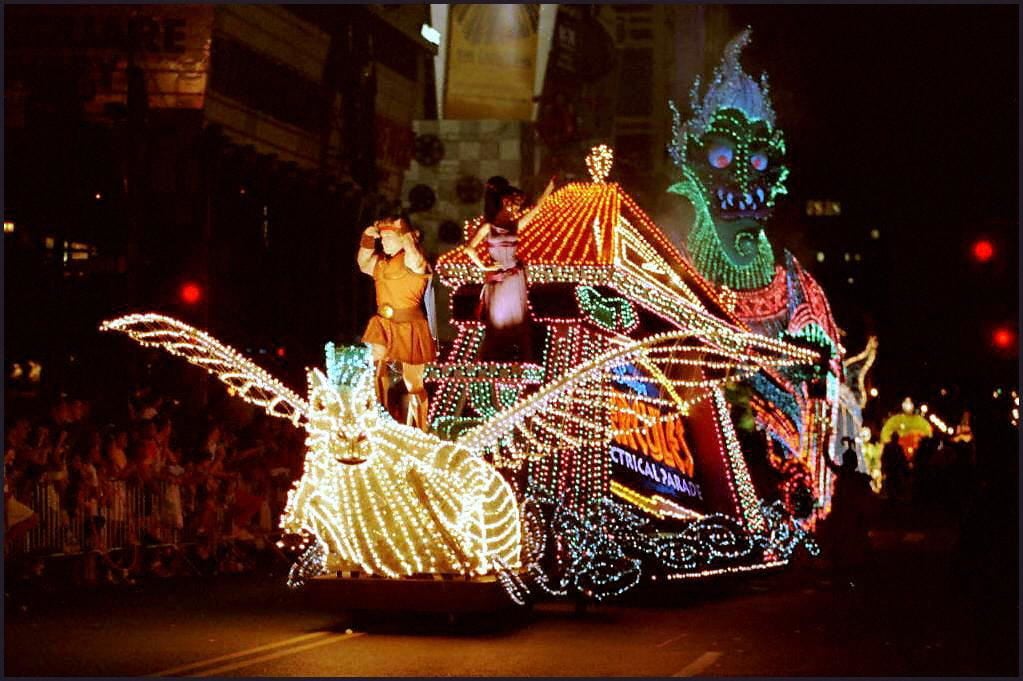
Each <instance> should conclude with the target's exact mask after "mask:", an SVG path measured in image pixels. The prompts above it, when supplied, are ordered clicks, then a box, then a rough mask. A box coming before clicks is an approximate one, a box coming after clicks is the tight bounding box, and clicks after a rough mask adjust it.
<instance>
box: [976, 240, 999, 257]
mask: <svg viewBox="0 0 1023 681" xmlns="http://www.w3.org/2000/svg"><path fill="white" fill-rule="evenodd" d="M993 257H995V246H994V244H992V243H991V242H990V241H988V240H987V239H980V240H979V241H976V242H974V244H973V259H974V260H976V261H977V262H987V261H988V260H990V259H991V258H993Z"/></svg>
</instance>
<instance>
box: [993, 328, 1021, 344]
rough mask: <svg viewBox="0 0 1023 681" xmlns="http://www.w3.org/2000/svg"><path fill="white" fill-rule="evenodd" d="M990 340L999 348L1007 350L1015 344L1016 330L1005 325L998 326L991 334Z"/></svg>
mask: <svg viewBox="0 0 1023 681" xmlns="http://www.w3.org/2000/svg"><path fill="white" fill-rule="evenodd" d="M991 342H992V343H994V345H995V347H996V348H998V349H999V350H1008V349H1010V348H1012V347H1013V346H1014V345H1015V344H1016V332H1015V331H1014V330H1013V329H1011V328H1009V327H1007V326H1000V327H998V328H997V329H995V330H994V333H992V334H991Z"/></svg>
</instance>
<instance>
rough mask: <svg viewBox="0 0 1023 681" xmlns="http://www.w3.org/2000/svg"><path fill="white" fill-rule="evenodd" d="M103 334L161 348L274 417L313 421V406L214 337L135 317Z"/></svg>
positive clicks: (159, 318)
mask: <svg viewBox="0 0 1023 681" xmlns="http://www.w3.org/2000/svg"><path fill="white" fill-rule="evenodd" d="M100 330H101V331H119V332H121V333H123V334H125V335H127V336H128V337H129V338H131V339H132V340H133V341H135V342H136V343H139V344H140V345H144V346H148V347H158V348H162V349H164V350H166V351H167V352H169V353H171V354H172V355H177V356H178V357H182V358H184V359H185V360H187V361H188V362H189V363H190V364H194V365H196V366H199V367H202V368H203V369H205V370H206V371H208V372H209V373H211V374H213V375H214V376H216V377H217V378H218V379H219V380H220V381H221V382H223V383H225V384H227V385H228V386H229V387H230V388H232V389H233V390H234V391H235V394H236V395H237V396H238V397H240V398H242V399H243V400H245V401H246V402H250V403H251V404H254V405H256V406H259V407H262V408H263V409H265V410H266V413H268V414H270V415H271V416H277V417H280V418H285V419H288V420H290V421H291V422H292V423H293V424H294V425H296V426H299V425H302V423H303V422H304V421H305V420H307V419H308V418H309V405H308V404H307V403H306V401H305V400H303V399H302V398H301V397H299V396H298V395H297V394H296V393H295V392H294V391H292V390H291V389H289V388H288V387H287V386H285V385H284V384H283V383H281V382H280V381H278V380H277V379H276V378H274V377H273V376H271V375H270V374H268V373H267V372H266V371H264V370H263V369H261V368H260V367H259V366H257V365H256V364H255V363H253V362H252V361H251V360H249V359H247V358H245V357H244V356H242V355H241V354H239V353H238V352H237V351H235V350H234V349H232V348H230V347H228V346H226V345H224V344H223V343H221V342H220V341H218V340H217V339H216V338H214V337H213V336H210V335H209V334H208V333H206V332H204V331H200V330H199V329H196V328H194V327H192V326H189V325H188V324H185V323H183V322H179V321H178V320H176V319H172V318H171V317H166V316H164V315H160V314H155V313H146V314H131V315H126V316H124V317H118V318H117V319H112V320H109V321H105V322H103V323H102V324H101V325H100Z"/></svg>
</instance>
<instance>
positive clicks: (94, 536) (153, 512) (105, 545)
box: [12, 480, 222, 555]
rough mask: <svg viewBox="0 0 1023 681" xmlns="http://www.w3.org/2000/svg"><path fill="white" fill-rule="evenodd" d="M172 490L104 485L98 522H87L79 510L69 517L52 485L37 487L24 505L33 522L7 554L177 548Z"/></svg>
mask: <svg viewBox="0 0 1023 681" xmlns="http://www.w3.org/2000/svg"><path fill="white" fill-rule="evenodd" d="M175 487H177V485H176V483H171V482H169V481H167V480H157V481H151V482H149V483H143V482H141V481H127V480H117V481H112V482H108V483H107V485H106V489H107V493H106V494H104V495H103V497H102V499H101V500H100V502H99V504H98V508H97V516H98V517H100V518H102V519H103V521H102V523H99V522H96V521H93V522H91V523H90V522H89V521H90V519H89V518H87V509H86V508H85V507H84V506H81V505H79V507H78V508H77V509H76V511H75V512H74V513H69V512H68V510H67V508H66V505H65V504H64V500H63V498H62V492H61V490H60V489H59V488H58V487H57V486H56V485H54V484H53V483H52V482H39V483H37V484H36V485H35V486H34V487H33V488H32V491H31V496H30V499H29V502H28V506H29V507H30V508H31V509H32V510H33V511H35V513H36V515H37V517H38V523H37V524H36V525H35V527H33V528H32V529H31V530H30V531H29V532H28V533H27V534H26V535H25V537H24V538H23V539H22V541H21V542H19V545H18V546H14V547H12V549H13V550H14V551H15V552H18V553H31V554H37V555H65V554H79V553H84V552H86V551H89V550H93V549H97V550H100V551H103V552H107V551H111V550H115V549H123V548H128V547H130V546H133V545H135V544H139V543H149V544H154V543H155V544H178V543H179V542H180V541H181V539H182V534H183V529H184V528H183V526H182V525H183V522H182V521H183V519H184V509H183V508H182V503H181V502H182V501H183V500H182V498H181V490H180V487H178V488H177V490H176V491H175V489H174V488H175ZM174 495H176V496H177V498H176V499H175V498H174ZM221 514H222V511H221V512H220V513H218V515H221ZM218 520H219V518H218ZM90 525H91V527H90Z"/></svg>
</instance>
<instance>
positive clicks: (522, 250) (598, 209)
mask: <svg viewBox="0 0 1023 681" xmlns="http://www.w3.org/2000/svg"><path fill="white" fill-rule="evenodd" d="M482 221H483V219H482V217H478V218H475V219H474V220H471V221H469V222H468V223H467V225H466V228H467V231H468V232H469V234H471V233H472V232H474V231H475V230H476V229H477V228H478V226H479V225H481V224H482ZM479 254H480V256H481V257H482V258H483V259H484V261H487V260H489V255H488V254H487V252H486V245H485V243H484V244H481V246H480V247H479ZM517 257H518V258H519V259H520V260H521V261H522V262H524V263H526V264H527V266H528V267H529V279H530V281H531V282H534V283H540V282H565V283H573V282H575V283H580V284H587V285H600V284H604V285H609V286H613V287H615V288H620V287H618V286H615V283H614V281H613V280H614V279H616V278H618V277H620V276H622V275H623V274H625V273H628V274H629V275H630V276H629V279H631V280H633V281H636V283H643V284H645V285H648V286H653V287H655V288H657V289H660V290H663V291H664V293H666V294H668V295H669V296H671V295H674V296H681V297H682V298H683V299H684V300H686V301H688V302H690V303H692V304H694V305H696V306H698V307H699V308H703V310H705V311H707V312H711V313H712V314H714V316H717V317H719V318H723V319H725V320H727V321H729V322H731V323H733V324H735V325H737V326H740V327H742V326H743V324H742V323H741V322H740V321H739V320H738V318H737V317H735V316H734V315H733V314H732V313H730V312H729V311H728V310H727V308H726V307H725V306H724V305H723V304H722V303H721V301H720V300H719V298H718V295H717V293H716V292H715V290H714V287H713V285H712V284H710V283H709V282H708V281H707V280H705V279H704V278H703V277H702V276H700V274H699V273H697V272H696V270H695V269H694V268H693V267H692V266H691V265H690V264H689V262H688V261H687V260H686V259H685V258H684V257H683V255H682V254H681V253H680V252H679V250H678V249H677V248H676V247H675V246H674V245H673V244H672V243H671V242H670V241H669V240H668V239H667V237H665V236H664V234H663V233H662V232H661V230H660V228H659V227H657V225H656V224H654V222H653V220H651V219H650V217H649V216H648V215H647V214H646V213H645V212H644V211H643V209H641V208H640V207H639V206H638V205H637V204H636V202H635V201H634V200H633V199H632V197H630V196H629V195H628V194H626V193H625V192H624V191H623V190H622V188H621V187H620V186H619V185H618V184H617V183H613V182H610V183H604V182H573V183H570V184H568V185H565V186H564V187H562V188H561V189H559V190H557V191H556V192H554V193H553V194H551V196H550V197H549V198H548V199H547V200H546V201H545V202H544V204H543V205H542V206H541V207H540V209H539V211H538V213H537V214H536V216H535V217H534V218H533V220H532V221H531V222H530V223H529V224H528V225H527V226H526V227H525V228H524V229H523V230H522V231H521V232H520V234H519V243H518V250H517ZM437 271H438V273H439V274H440V276H441V278H442V279H443V280H444V281H445V283H447V284H448V285H450V286H452V287H453V288H457V287H458V286H459V285H461V284H465V283H480V282H482V280H483V277H482V273H481V272H480V271H479V269H478V268H477V267H476V266H475V265H473V264H472V262H471V261H470V260H469V258H468V256H467V255H466V254H465V251H464V249H462V248H457V249H454V250H452V251H449V252H447V253H445V254H444V255H442V256H441V257H440V258H439V260H438V262H437Z"/></svg>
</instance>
